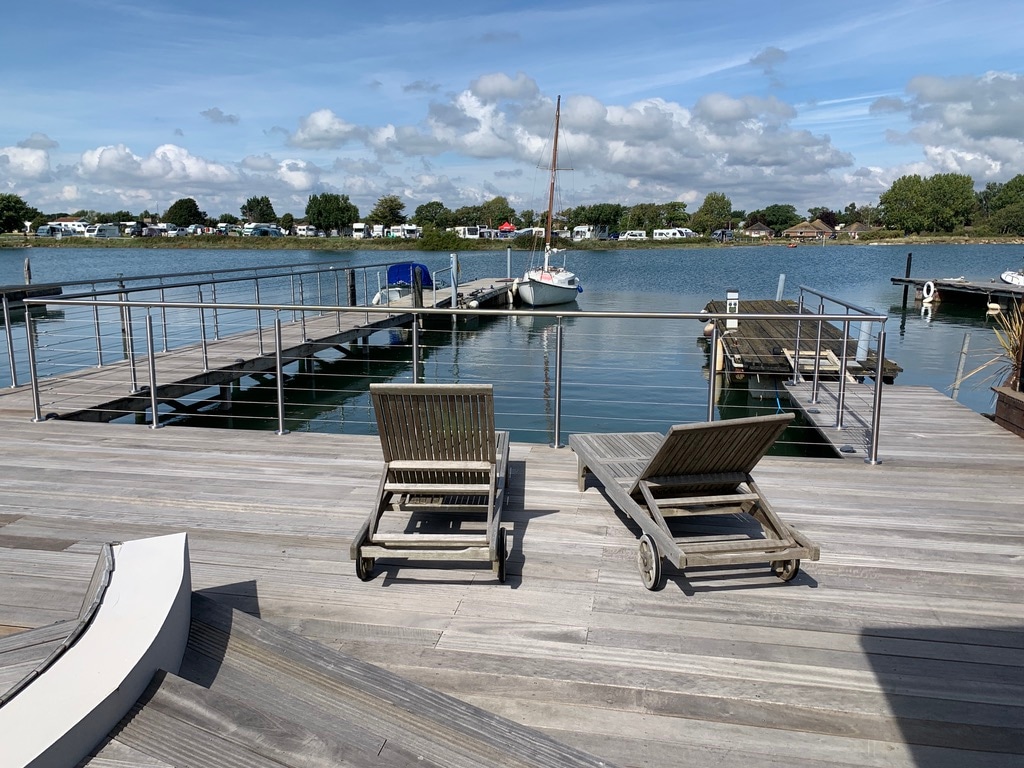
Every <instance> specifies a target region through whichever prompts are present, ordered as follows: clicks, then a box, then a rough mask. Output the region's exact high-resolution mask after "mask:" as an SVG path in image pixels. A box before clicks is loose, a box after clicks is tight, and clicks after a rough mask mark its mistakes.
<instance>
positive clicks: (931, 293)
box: [921, 280, 935, 301]
mask: <svg viewBox="0 0 1024 768" xmlns="http://www.w3.org/2000/svg"><path fill="white" fill-rule="evenodd" d="M921 295H922V296H923V297H924V300H925V301H931V300H932V299H934V298H935V283H933V282H932V281H931V280H929V281H928V282H927V283H925V284H924V288H922V289H921Z"/></svg>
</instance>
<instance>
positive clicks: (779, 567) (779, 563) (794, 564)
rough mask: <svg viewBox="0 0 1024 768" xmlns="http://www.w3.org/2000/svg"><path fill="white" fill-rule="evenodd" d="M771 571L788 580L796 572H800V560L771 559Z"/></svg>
mask: <svg viewBox="0 0 1024 768" xmlns="http://www.w3.org/2000/svg"><path fill="white" fill-rule="evenodd" d="M772 573H774V574H775V575H776V576H778V577H779V578H780V579H782V580H783V581H789V580H790V579H792V578H793V577H794V576H796V575H797V574H798V573H800V561H799V560H773V561H772Z"/></svg>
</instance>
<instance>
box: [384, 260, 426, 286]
mask: <svg viewBox="0 0 1024 768" xmlns="http://www.w3.org/2000/svg"><path fill="white" fill-rule="evenodd" d="M416 267H419V268H420V270H421V271H422V274H421V278H422V280H423V287H424V288H433V287H434V283H433V281H432V280H431V279H430V270H428V269H427V268H426V267H425V266H423V265H422V264H416V263H414V262H412V261H406V262H403V263H401V264H392V265H391V266H390V267H388V285H391V286H394V285H412V279H413V272H414V270H415V269H416Z"/></svg>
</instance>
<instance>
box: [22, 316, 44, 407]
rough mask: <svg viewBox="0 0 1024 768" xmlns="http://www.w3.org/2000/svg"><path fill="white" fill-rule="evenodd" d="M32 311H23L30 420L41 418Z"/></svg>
mask: <svg viewBox="0 0 1024 768" xmlns="http://www.w3.org/2000/svg"><path fill="white" fill-rule="evenodd" d="M34 325H35V324H34V323H33V322H32V313H31V312H26V313H25V337H26V338H25V341H26V348H27V350H28V375H29V379H30V380H31V382H32V421H42V420H43V409H42V406H41V404H40V402H39V400H40V398H39V371H37V370H36V345H35V336H36V332H35V327H34Z"/></svg>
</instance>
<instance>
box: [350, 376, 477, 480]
mask: <svg viewBox="0 0 1024 768" xmlns="http://www.w3.org/2000/svg"><path fill="white" fill-rule="evenodd" d="M370 396H371V398H372V400H373V409H374V412H375V413H376V415H377V430H378V432H379V434H380V444H381V448H382V449H383V451H384V460H385V461H387V462H391V461H421V462H422V461H486V462H490V463H491V464H494V463H495V459H496V455H495V435H494V393H493V388H492V387H491V385H490V384H441V385H434V384H371V385H370Z"/></svg>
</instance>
